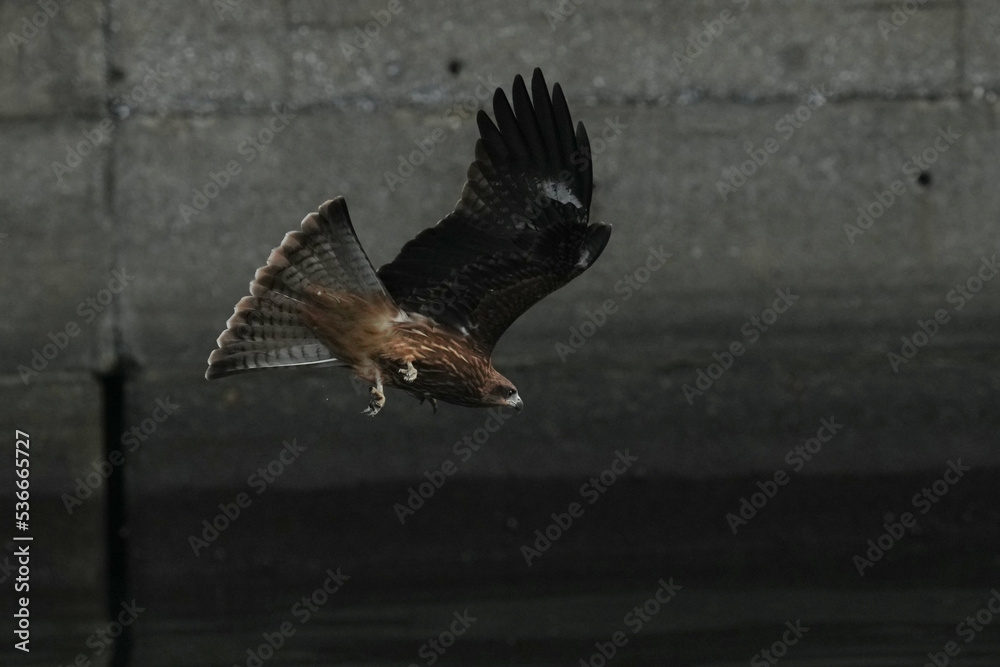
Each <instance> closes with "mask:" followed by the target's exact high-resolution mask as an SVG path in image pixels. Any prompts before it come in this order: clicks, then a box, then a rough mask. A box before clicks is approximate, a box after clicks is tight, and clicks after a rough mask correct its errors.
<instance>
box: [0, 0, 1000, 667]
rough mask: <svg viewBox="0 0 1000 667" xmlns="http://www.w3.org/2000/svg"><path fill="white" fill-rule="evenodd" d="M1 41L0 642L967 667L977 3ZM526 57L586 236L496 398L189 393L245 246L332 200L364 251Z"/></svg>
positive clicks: (496, 660)
mask: <svg viewBox="0 0 1000 667" xmlns="http://www.w3.org/2000/svg"><path fill="white" fill-rule="evenodd" d="M0 28H2V30H0V32H2V34H3V43H2V44H0V53H2V57H0V63H2V66H0V91H2V92H3V94H2V95H0V126H2V132H0V171H2V174H3V176H4V177H3V178H2V179H0V211H2V216H0V273H2V276H3V285H4V287H5V289H4V290H3V291H2V292H0V305H2V306H3V308H4V312H5V313H6V316H5V317H4V318H3V319H2V320H0V333H2V334H3V335H2V336H0V405H2V406H3V408H2V411H0V412H2V420H0V421H2V424H3V433H4V435H3V447H2V452H3V453H2V455H0V456H2V457H3V462H2V464H0V517H3V521H2V522H0V590H2V594H0V619H2V620H0V637H2V638H3V640H2V643H0V663H2V664H3V665H58V666H59V667H65V666H69V665H75V666H77V667H91V666H93V667H98V666H101V667H104V666H108V667H112V666H125V665H128V666H134V667H157V666H164V667H176V666H178V665H184V666H192V667H216V666H218V667H229V666H231V665H239V666H243V667H270V666H271V665H298V666H306V665H310V666H311V665H356V666H359V667H360V666H366V667H374V666H376V665H379V666H381V665H418V666H427V667H430V665H443V666H459V665H462V666H472V665H483V666H486V665H526V666H533V667H536V666H537V667H540V666H543V665H544V666H550V665H551V666H555V665H574V666H576V665H582V666H588V665H589V666H591V667H603V666H604V665H609V666H611V665H622V666H626V665H627V666H643V667H645V666H657V667H658V666H662V665H699V666H702V667H708V666H712V667H723V666H726V667H729V666H735V665H746V664H750V665H752V666H754V667H761V666H765V665H768V666H769V665H775V664H780V665H782V666H786V667H819V666H826V665H858V666H861V665H865V666H872V665H875V666H883V665H884V666H896V665H936V666H937V667H941V666H942V665H945V664H962V665H983V666H985V665H995V664H997V661H998V659H1000V658H998V656H1000V640H998V634H997V628H998V627H1000V616H998V614H1000V555H998V554H1000V504H998V502H997V489H998V488H1000V449H998V447H997V440H998V433H1000V417H998V415H1000V411H998V410H997V405H998V392H1000V367H998V361H1000V353H998V347H997V331H998V325H1000V279H998V280H995V278H998V274H1000V264H998V263H997V252H998V249H1000V237H998V232H997V229H998V227H997V221H998V220H1000V188H998V187H997V183H998V182H1000V167H998V160H997V156H998V154H1000V133H998V128H1000V116H998V109H1000V107H998V98H997V92H998V90H1000V13H998V12H997V11H996V7H995V4H994V2H992V0H927V1H926V2H917V1H915V0H906V1H900V2H898V3H891V2H882V1H881V0H842V1H840V2H825V1H822V0H797V1H793V0H698V1H684V2H682V1H680V0H670V1H667V2H653V1H651V0H649V1H637V2H610V1H607V2H606V1H602V0H558V1H557V0H552V1H551V2H550V1H547V0H537V1H535V0H532V1H531V2H527V3H489V2H481V1H478V0H477V1H475V2H468V3H461V4H458V3H447V2H444V1H443V0H433V1H430V0H429V1H425V2H412V1H410V0H374V1H373V2H361V3H350V4H348V3H341V2H323V1H320V0H260V1H258V2H250V1H249V0H197V1H195V0H191V1H190V2H150V1H148V0H133V1H131V2H124V1H121V0H75V1H74V2H69V3H67V2H63V1H62V0H37V1H35V2H23V3H21V2H17V3H15V2H5V3H2V4H0ZM535 67H540V68H541V69H542V70H543V71H544V74H545V77H546V79H547V80H548V82H549V85H550V86H551V85H552V84H554V83H555V82H559V83H560V84H561V86H562V88H563V90H564V91H565V93H566V98H567V100H568V103H569V108H570V110H571V112H572V114H573V117H574V120H580V121H583V122H584V123H585V125H586V127H587V129H588V131H589V134H590V137H591V145H592V149H593V158H594V182H595V190H594V195H593V207H592V210H591V218H592V220H600V221H606V222H608V223H611V224H612V225H614V233H613V234H612V236H611V240H610V243H609V244H608V246H607V248H606V249H605V251H604V254H603V255H602V256H601V258H600V259H599V261H598V262H597V263H596V264H595V265H594V266H593V267H591V268H590V269H589V270H588V271H587V272H586V273H584V274H583V275H582V276H580V277H579V278H577V279H575V280H574V281H573V282H572V283H570V284H569V285H568V286H566V287H565V288H563V289H561V290H559V291H558V292H556V293H555V294H553V295H551V296H550V297H548V298H547V299H545V300H544V301H542V302H541V303H540V304H539V305H538V306H536V307H535V308H533V309H532V310H530V311H529V312H528V313H527V314H526V315H524V316H523V317H522V318H521V319H520V320H518V321H517V322H516V323H515V324H514V325H513V326H512V327H511V329H510V330H509V331H508V332H507V334H506V335H505V336H504V337H503V339H502V340H501V341H500V343H499V345H498V347H497V348H496V350H495V352H494V357H493V361H494V364H495V366H496V367H497V369H498V370H499V371H500V372H501V373H503V374H504V375H505V376H506V377H508V378H510V379H511V380H512V381H513V382H514V384H515V385H516V386H517V388H518V390H519V393H520V396H521V398H522V399H523V400H524V406H525V407H524V410H523V411H522V412H521V413H519V414H517V413H514V412H513V410H502V411H499V412H497V411H487V410H471V409H466V408H459V407H455V406H451V405H445V404H442V405H441V406H440V409H439V411H438V413H437V414H436V415H435V414H432V412H431V409H430V408H429V406H428V405H426V404H425V405H420V404H418V402H417V401H415V400H413V398H411V397H410V396H407V395H405V394H403V393H401V392H399V391H394V390H390V391H389V392H388V393H387V403H386V406H385V408H384V409H383V410H382V412H381V413H380V414H379V415H378V416H377V417H376V418H374V419H372V418H369V417H366V416H363V415H361V414H360V413H361V410H362V409H363V408H365V406H366V405H367V403H368V394H367V391H368V388H367V386H366V385H362V384H359V383H356V382H352V381H351V380H350V378H349V376H348V375H347V374H346V373H345V372H344V371H342V370H337V369H321V368H312V369H308V368H305V369H281V370H274V371H267V372H261V373H256V374H254V373H250V374H245V375H240V376H236V377H230V378H225V379H222V380H218V381H213V382H208V381H206V380H205V378H204V374H205V369H206V360H207V358H208V355H209V353H210V352H211V351H212V349H213V348H214V346H215V339H216V337H217V336H218V335H219V334H220V332H221V331H222V330H223V329H224V327H225V322H226V319H227V318H228V317H229V316H230V314H231V313H232V309H233V306H234V305H235V304H236V302H237V301H238V300H239V299H240V298H241V297H242V296H244V295H245V294H247V284H248V282H249V281H250V279H251V278H252V277H253V273H254V270H255V269H257V268H258V267H259V266H261V265H262V264H263V263H264V261H265V260H266V259H267V257H268V253H269V251H270V250H271V248H273V247H274V246H276V245H278V244H279V243H280V242H281V240H282V237H283V236H284V234H285V233H286V232H288V231H290V230H293V229H296V228H297V227H298V225H299V222H300V221H301V220H302V218H303V217H304V216H305V215H306V214H307V213H309V212H311V211H314V210H316V208H317V207H318V206H319V205H320V204H321V203H322V202H324V201H325V200H327V199H331V198H333V197H335V196H338V195H342V196H344V197H345V198H346V200H347V203H348V205H349V207H350V212H351V218H352V220H353V222H354V226H355V229H356V230H357V234H358V236H359V238H360V241H361V243H362V244H363V246H364V247H365V249H366V250H367V252H368V254H369V256H370V257H371V260H372V262H373V264H374V265H375V266H376V267H377V266H379V265H381V264H383V263H385V262H388V261H390V260H391V259H392V258H393V257H394V256H395V255H396V253H397V252H398V250H399V248H400V247H401V246H402V245H403V243H405V242H406V241H407V240H409V239H411V238H412V237H414V236H415V235H416V234H417V233H418V232H420V231H421V230H422V229H424V228H425V227H428V226H430V225H432V224H434V223H435V222H436V221H437V220H439V219H440V218H442V217H443V216H444V215H446V214H447V213H448V212H450V211H451V210H452V208H453V207H454V205H455V202H456V200H457V199H458V197H459V195H460V194H461V190H462V184H463V182H464V179H465V174H466V169H467V167H468V165H469V163H470V162H471V161H472V159H473V148H474V144H475V140H476V137H477V136H478V132H477V128H476V123H475V120H474V116H475V111H476V110H478V109H480V108H486V109H487V110H488V111H490V112H491V113H492V109H491V108H490V104H489V101H490V99H491V98H492V95H493V90H494V89H495V88H496V87H503V88H504V89H505V90H506V91H508V93H509V91H510V87H511V82H512V81H513V78H514V76H515V74H518V73H520V74H522V75H524V76H529V75H530V73H531V71H532V70H533V68H535ZM19 440H20V441H22V442H23V443H24V444H23V445H18V444H17V442H18V441H19ZM19 449H20V450H22V451H23V452H24V453H22V454H18V453H17V452H18V450H19ZM19 460H22V461H28V464H23V463H18V461H19ZM24 470H27V471H29V472H28V473H21V472H18V471H24ZM25 474H27V475H28V477H27V479H28V482H27V483H26V484H27V485H28V488H27V489H26V490H27V491H28V492H29V493H28V500H27V501H24V500H21V501H19V499H18V498H16V496H15V494H16V493H17V492H18V491H19V490H25V489H24V484H22V486H21V487H20V489H19V487H18V486H17V483H18V482H19V481H20V480H23V479H25V477H24V475H25ZM19 475H20V476H19ZM17 502H27V503H28V505H27V506H24V507H19V506H17V505H16V503H17ZM22 513H25V514H22ZM19 521H24V524H19V523H18V522H19ZM18 537H22V538H23V537H31V538H32V539H31V540H30V541H29V540H15V539H14V538H18ZM25 549H27V551H28V553H27V555H25V553H24V551H25ZM25 561H27V562H25ZM25 610H26V611H25ZM18 630H20V631H21V632H22V635H21V636H18V634H17V633H16V632H17V631H18ZM25 641H27V642H29V643H26V644H25V643H21V647H22V648H30V652H24V651H22V650H19V649H18V647H17V644H18V643H20V642H25Z"/></svg>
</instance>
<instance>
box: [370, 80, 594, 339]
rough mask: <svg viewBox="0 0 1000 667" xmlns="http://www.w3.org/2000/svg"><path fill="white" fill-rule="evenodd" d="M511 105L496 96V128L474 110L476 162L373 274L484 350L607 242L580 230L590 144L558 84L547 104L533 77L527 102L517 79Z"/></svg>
mask: <svg viewBox="0 0 1000 667" xmlns="http://www.w3.org/2000/svg"><path fill="white" fill-rule="evenodd" d="M513 100H514V106H513V108H511V105H510V103H509V102H508V101H507V96H506V95H504V93H503V91H502V90H500V89H497V91H496V94H495V95H494V96H493V113H494V115H495V116H496V119H497V125H494V124H493V122H492V121H491V120H490V118H489V116H487V115H486V113H485V112H483V111H480V112H479V114H478V116H477V121H478V124H479V132H480V135H481V138H480V139H479V140H478V141H477V142H476V161H475V162H473V163H472V165H471V166H470V167H469V171H468V181H467V182H466V184H465V188H464V189H463V191H462V198H461V199H460V200H459V202H458V204H457V205H456V206H455V210H454V211H453V212H452V213H451V214H450V215H449V216H448V217H446V218H444V219H443V220H441V221H440V222H439V223H438V224H437V225H435V226H434V227H431V228H429V229H425V230H424V231H423V232H421V233H420V234H419V235H418V236H417V237H416V238H415V239H413V240H412V241H410V242H409V243H407V244H406V245H405V246H403V249H402V250H401V251H400V253H399V255H398V256H397V257H396V259H394V260H393V261H392V262H390V263H389V264H386V265H384V266H382V267H381V268H380V269H379V270H378V275H379V278H381V279H382V282H383V284H384V285H385V287H386V289H388V290H389V293H390V294H391V295H392V297H393V299H395V301H396V303H397V304H399V306H400V307H401V308H403V309H404V310H407V311H411V312H417V313H420V314H422V315H426V316H428V317H431V318H433V319H434V320H436V321H438V322H441V323H443V324H447V325H449V326H451V327H453V328H455V329H457V330H459V331H461V332H462V333H464V334H465V335H467V336H468V337H469V338H470V341H471V342H472V343H474V344H475V345H476V346H477V347H479V348H480V349H481V350H483V351H484V352H489V351H491V350H492V349H493V346H494V345H495V344H496V341H497V339H499V338H500V336H501V334H503V332H504V331H506V329H507V327H509V326H510V324H511V323H512V322H513V321H514V320H516V319H517V318H518V317H519V316H520V315H521V313H523V312H524V311H526V310H527V309H528V308H530V307H531V306H532V305H533V304H535V303H537V302H538V301H539V300H540V299H542V298H543V297H544V296H546V295H547V294H550V293H552V292H553V291H555V290H556V289H558V288H560V287H562V286H563V285H565V284H566V283H568V282H569V281H570V280H572V279H573V278H575V277H576V276H578V275H579V274H580V273H582V272H583V271H584V270H586V269H587V268H588V267H589V266H590V265H591V264H593V263H594V261H595V260H596V259H597V257H598V256H599V255H600V254H601V251H603V250H604V246H605V245H606V244H607V242H608V239H609V237H610V236H611V226H610V225H607V224H604V223H588V217H589V213H590V196H591V193H592V191H593V171H592V168H591V159H590V142H589V140H588V139H587V132H586V130H585V129H584V127H583V123H580V124H579V125H577V127H576V132H575V133H574V131H573V121H572V119H571V118H570V114H569V108H568V107H567V106H566V98H565V97H564V96H563V93H562V89H561V88H560V87H559V84H558V83H557V84H555V87H554V88H553V91H552V97H551V98H550V97H549V90H548V87H547V86H546V84H545V79H544V78H543V77H542V73H541V71H540V70H538V69H536V70H535V72H534V75H533V76H532V79H531V98H529V97H528V91H527V89H526V87H525V85H524V80H523V79H522V78H521V77H520V75H518V76H517V78H515V80H514V89H513ZM532 101H533V102H534V104H532ZM498 126H499V129H498Z"/></svg>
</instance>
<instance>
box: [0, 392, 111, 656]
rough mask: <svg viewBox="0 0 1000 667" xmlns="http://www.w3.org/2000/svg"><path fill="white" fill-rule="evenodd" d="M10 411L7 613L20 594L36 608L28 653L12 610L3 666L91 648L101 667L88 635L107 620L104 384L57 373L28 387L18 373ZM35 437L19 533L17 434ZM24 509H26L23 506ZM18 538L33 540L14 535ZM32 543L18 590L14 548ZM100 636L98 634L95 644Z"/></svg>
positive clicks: (5, 477) (4, 556)
mask: <svg viewBox="0 0 1000 667" xmlns="http://www.w3.org/2000/svg"><path fill="white" fill-rule="evenodd" d="M0 404H2V405H3V406H4V409H3V430H4V447H3V457H4V462H3V465H0V505H2V507H3V508H4V518H5V521H4V524H5V525H4V529H5V530H4V532H3V540H2V543H0V587H2V588H3V590H4V592H5V595H4V599H5V600H8V601H10V602H9V603H8V604H9V606H6V605H5V606H6V608H7V609H8V610H9V612H8V613H9V614H10V615H12V614H13V613H14V611H15V610H14V608H13V607H14V602H13V601H14V600H16V599H18V598H20V597H21V596H22V595H26V596H28V598H29V600H30V603H29V606H28V608H29V611H30V614H31V617H30V622H31V637H30V643H29V647H30V649H31V652H30V654H25V653H22V652H20V651H16V650H15V649H14V647H13V641H12V640H11V638H12V637H13V634H12V632H11V631H12V630H13V628H12V627H11V626H10V625H7V624H8V623H10V618H11V616H10V615H8V613H5V616H6V618H5V619H4V623H5V626H4V630H5V634H7V637H6V641H4V642H3V644H2V646H0V661H2V662H3V664H5V665H33V664H41V663H44V664H59V665H63V664H70V663H71V662H72V661H73V660H74V659H75V656H76V655H77V654H79V653H87V654H88V655H90V656H91V657H92V659H93V663H92V664H94V665H103V664H104V660H105V659H106V658H107V655H108V654H107V651H105V655H104V657H103V658H102V657H101V656H95V655H94V653H95V651H96V648H94V647H88V646H87V640H88V638H89V637H90V636H91V635H92V634H93V633H94V632H95V631H96V630H97V629H98V628H100V627H103V626H104V625H106V623H107V621H106V620H104V612H105V599H106V595H107V587H106V581H107V562H106V559H107V554H106V551H105V521H106V519H105V510H106V506H105V498H106V495H105V493H106V486H105V483H104V480H103V479H102V478H101V477H100V476H96V477H92V478H91V480H90V481H91V483H90V484H89V485H88V484H87V481H86V477H87V475H88V474H91V473H94V472H95V468H94V466H95V464H96V465H98V466H100V462H101V461H102V460H103V456H104V451H103V450H104V440H103V424H102V423H101V415H102V406H101V395H100V387H99V385H98V384H97V383H95V382H94V381H93V380H92V379H91V378H90V377H88V376H86V375H81V374H66V373H58V372H51V373H48V374H46V376H45V377H43V378H41V379H40V380H39V381H38V382H35V383H32V384H31V386H30V387H27V388H25V387H24V386H23V385H22V384H21V383H20V382H19V381H17V380H16V379H7V380H5V381H4V382H2V383H0ZM41 415H47V417H46V418H44V419H43V418H41ZM16 430H20V431H22V432H25V433H27V434H28V436H29V438H28V443H29V448H28V452H29V457H28V461H29V466H28V470H29V471H30V474H29V477H28V482H29V488H28V492H29V503H30V507H29V510H28V512H29V521H28V530H27V531H23V532H22V531H17V530H15V529H14V509H15V505H14V503H15V501H16V499H15V497H14V493H15V491H16V488H15V486H14V482H15V480H17V479H20V478H18V477H15V472H14V471H15V469H16V468H15V464H14V456H15V455H14V441H15V431H16ZM78 478H79V480H80V481H81V482H82V484H83V485H84V486H83V490H82V491H81V492H80V493H79V497H78V499H79V502H72V503H70V505H69V509H70V510H72V511H71V512H70V511H68V510H67V504H66V502H65V501H64V497H63V496H64V494H69V495H71V496H76V495H77V491H76V487H77V486H78V483H79V482H78ZM22 509H23V508H22ZM14 535H19V536H29V537H31V538H33V539H32V540H31V541H30V542H27V541H14V540H11V539H10V538H11V537H13V536H14ZM24 545H27V546H28V551H29V562H28V563H27V565H28V568H29V574H28V580H27V581H22V582H20V583H21V584H27V585H28V587H29V588H28V590H20V591H15V588H14V585H15V583H17V579H18V578H20V577H23V575H22V574H21V573H20V572H19V568H20V567H21V565H22V563H21V562H20V558H21V557H20V556H15V553H16V551H17V550H18V549H19V548H21V547H23V546H24ZM92 641H96V640H92Z"/></svg>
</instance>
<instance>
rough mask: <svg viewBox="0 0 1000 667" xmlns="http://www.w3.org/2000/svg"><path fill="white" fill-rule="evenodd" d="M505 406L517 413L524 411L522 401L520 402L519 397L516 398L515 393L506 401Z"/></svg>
mask: <svg viewBox="0 0 1000 667" xmlns="http://www.w3.org/2000/svg"><path fill="white" fill-rule="evenodd" d="M507 405H509V406H510V407H512V408H514V409H515V410H517V411H518V412H520V411H521V410H522V409H524V401H522V400H521V397H520V396H518V394H517V393H516V392H515V393H514V395H513V396H511V397H510V398H508V399H507Z"/></svg>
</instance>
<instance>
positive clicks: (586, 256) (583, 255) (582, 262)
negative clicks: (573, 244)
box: [576, 248, 590, 269]
mask: <svg viewBox="0 0 1000 667" xmlns="http://www.w3.org/2000/svg"><path fill="white" fill-rule="evenodd" d="M576 265H577V267H579V268H581V269H585V268H587V267H588V266H590V251H589V250H587V249H586V248H584V249H583V250H582V251H581V252H580V259H578V260H576Z"/></svg>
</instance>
